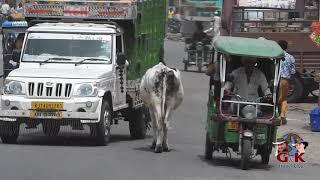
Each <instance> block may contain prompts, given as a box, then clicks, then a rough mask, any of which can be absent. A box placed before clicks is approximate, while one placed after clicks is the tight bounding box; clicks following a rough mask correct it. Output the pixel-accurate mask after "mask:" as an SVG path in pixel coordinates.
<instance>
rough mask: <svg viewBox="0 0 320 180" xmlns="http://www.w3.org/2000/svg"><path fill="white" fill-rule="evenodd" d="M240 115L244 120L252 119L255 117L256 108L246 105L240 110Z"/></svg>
mask: <svg viewBox="0 0 320 180" xmlns="http://www.w3.org/2000/svg"><path fill="white" fill-rule="evenodd" d="M241 114H242V116H243V117H244V118H246V119H254V118H256V117H257V115H256V108H255V107H254V106H253V105H247V106H245V107H244V108H242V110H241Z"/></svg>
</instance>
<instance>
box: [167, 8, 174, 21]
mask: <svg viewBox="0 0 320 180" xmlns="http://www.w3.org/2000/svg"><path fill="white" fill-rule="evenodd" d="M173 15H174V10H173V8H170V9H169V12H168V19H170V20H171V19H172V18H173Z"/></svg>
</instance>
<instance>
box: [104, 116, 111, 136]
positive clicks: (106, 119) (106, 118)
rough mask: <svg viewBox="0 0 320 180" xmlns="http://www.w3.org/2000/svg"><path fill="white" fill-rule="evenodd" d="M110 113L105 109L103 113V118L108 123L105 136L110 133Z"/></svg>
mask: <svg viewBox="0 0 320 180" xmlns="http://www.w3.org/2000/svg"><path fill="white" fill-rule="evenodd" d="M109 115H110V113H109V112H108V111H105V112H104V114H103V120H104V122H105V125H106V131H105V136H108V135H109V134H110V120H109Z"/></svg>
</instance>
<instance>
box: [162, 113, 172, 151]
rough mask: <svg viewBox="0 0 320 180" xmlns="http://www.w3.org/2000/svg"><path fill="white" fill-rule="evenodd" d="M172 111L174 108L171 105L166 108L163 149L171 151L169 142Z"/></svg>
mask: <svg viewBox="0 0 320 180" xmlns="http://www.w3.org/2000/svg"><path fill="white" fill-rule="evenodd" d="M171 112H172V108H171V107H169V108H167V109H166V114H165V119H164V128H163V130H164V136H163V151H165V152H169V151H170V149H169V143H168V128H169V117H170V114H171Z"/></svg>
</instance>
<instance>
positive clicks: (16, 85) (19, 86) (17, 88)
mask: <svg viewBox="0 0 320 180" xmlns="http://www.w3.org/2000/svg"><path fill="white" fill-rule="evenodd" d="M4 93H5V94H13V95H25V94H26V89H25V83H24V82H19V81H10V80H8V81H6V84H5V88H4Z"/></svg>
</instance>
